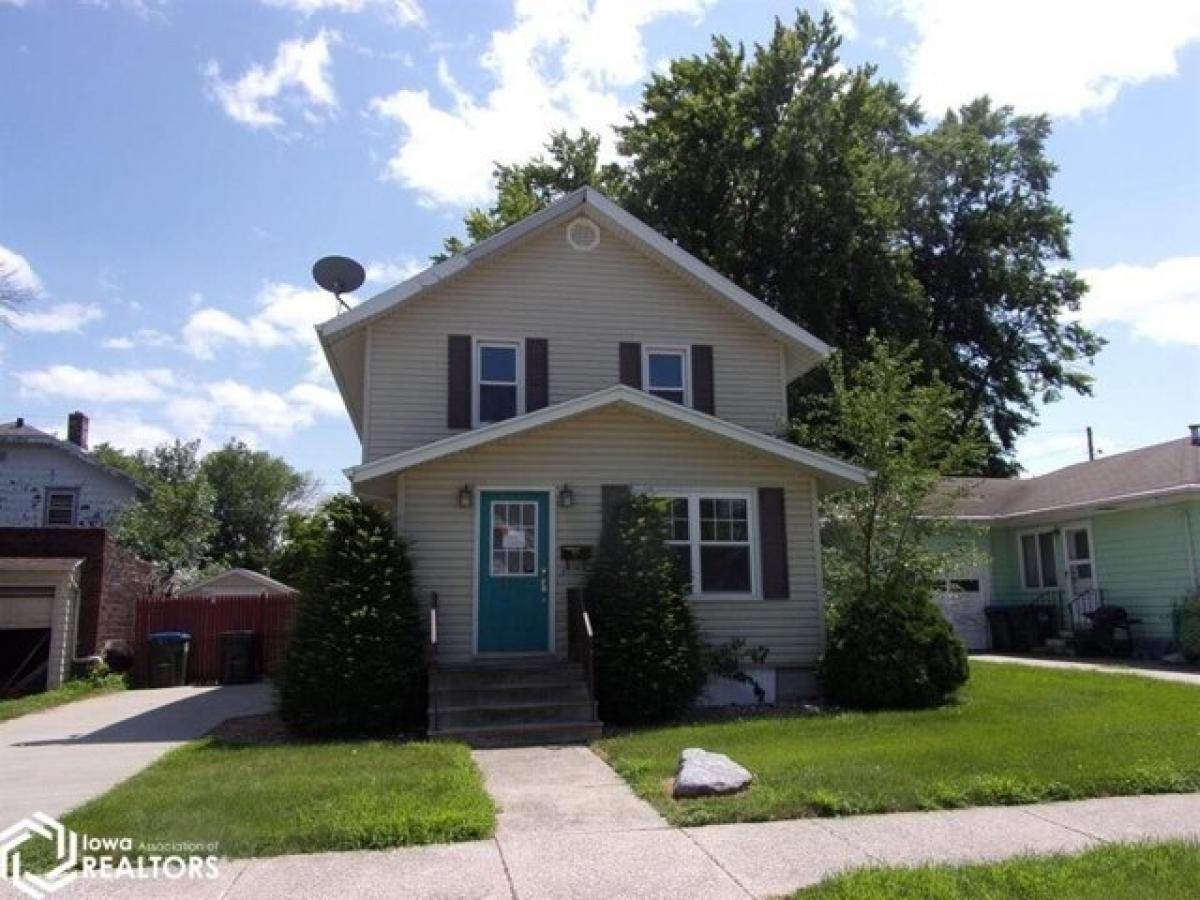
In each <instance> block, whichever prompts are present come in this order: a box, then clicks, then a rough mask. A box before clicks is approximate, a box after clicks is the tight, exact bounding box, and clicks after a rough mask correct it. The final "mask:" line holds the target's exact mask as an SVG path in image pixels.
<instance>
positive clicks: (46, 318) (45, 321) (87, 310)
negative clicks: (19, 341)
mask: <svg viewBox="0 0 1200 900" xmlns="http://www.w3.org/2000/svg"><path fill="white" fill-rule="evenodd" d="M7 318H8V319H9V321H10V322H11V323H12V326H13V328H15V329H16V330H17V331H23V332H27V333H30V334H63V333H65V332H74V333H76V334H78V333H79V332H81V331H82V330H83V326H84V325H86V324H87V323H88V322H95V321H96V320H97V319H103V318H104V312H103V310H101V309H100V307H98V306H96V305H95V304H91V303H89V304H82V303H56V304H55V305H54V306H50V307H47V308H45V309H30V308H23V309H18V310H16V311H15V312H11V313H8V314H7Z"/></svg>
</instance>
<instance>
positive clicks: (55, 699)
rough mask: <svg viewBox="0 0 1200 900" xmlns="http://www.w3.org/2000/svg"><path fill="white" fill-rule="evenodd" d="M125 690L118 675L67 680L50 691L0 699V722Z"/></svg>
mask: <svg viewBox="0 0 1200 900" xmlns="http://www.w3.org/2000/svg"><path fill="white" fill-rule="evenodd" d="M123 690H125V679H124V678H122V677H121V676H120V675H109V676H107V677H105V678H104V679H102V680H99V681H89V680H88V679H85V678H81V679H79V680H78V681H68V682H66V683H65V684H63V685H62V686H61V687H57V688H55V689H54V690H52V691H43V692H42V693H40V694H26V695H25V696H24V697H17V698H16V699H14V700H0V722H6V721H8V720H9V719H15V718H16V717H17V716H24V715H28V714H29V713H35V712H41V711H42V710H43V709H53V708H54V707H56V706H62V705H63V704H64V703H73V702H74V701H76V700H86V699H87V698H88V697H97V696H99V695H100V694H111V693H112V692H113V691H123Z"/></svg>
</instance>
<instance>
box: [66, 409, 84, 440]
mask: <svg viewBox="0 0 1200 900" xmlns="http://www.w3.org/2000/svg"><path fill="white" fill-rule="evenodd" d="M67 440H68V441H70V442H71V443H72V444H74V445H75V446H76V447H78V448H79V449H80V450H86V449H87V448H88V417H87V416H85V415H84V414H83V413H81V412H79V411H78V410H76V411H75V412H73V413H71V414H70V415H69V416H67Z"/></svg>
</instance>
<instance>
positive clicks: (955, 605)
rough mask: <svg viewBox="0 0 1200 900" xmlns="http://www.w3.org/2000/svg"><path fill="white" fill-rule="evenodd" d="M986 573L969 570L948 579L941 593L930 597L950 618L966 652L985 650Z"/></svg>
mask: <svg viewBox="0 0 1200 900" xmlns="http://www.w3.org/2000/svg"><path fill="white" fill-rule="evenodd" d="M985 574H986V573H985V571H984V570H982V569H972V570H970V571H968V572H964V573H962V576H961V577H957V578H948V579H947V580H946V582H945V584H944V585H943V587H944V590H941V591H938V592H937V593H935V594H934V595H933V601H934V603H936V604H937V605H938V608H939V609H941V611H942V614H943V615H944V616H945V617H946V618H947V619H949V621H950V624H951V625H952V626H953V627H954V631H955V633H956V634H958V637H959V640H961V641H962V642H963V646H965V647H966V648H967V649H968V650H986V649H988V626H987V616H986V615H985V614H984V612H983V608H984V606H986V605H987V597H986V593H985V577H984V576H985Z"/></svg>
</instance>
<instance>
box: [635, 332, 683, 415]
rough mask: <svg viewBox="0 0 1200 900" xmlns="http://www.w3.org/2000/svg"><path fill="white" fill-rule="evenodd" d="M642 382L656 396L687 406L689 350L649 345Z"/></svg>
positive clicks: (644, 358) (643, 363)
mask: <svg viewBox="0 0 1200 900" xmlns="http://www.w3.org/2000/svg"><path fill="white" fill-rule="evenodd" d="M642 384H643V385H645V388H646V391H647V393H650V394H653V395H654V396H655V397H662V398H663V399H664V400H670V401H671V402H672V403H678V404H680V405H681V406H687V405H688V389H687V384H688V352H687V350H686V349H682V348H660V347H647V348H646V351H645V354H644V357H643V361H642Z"/></svg>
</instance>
